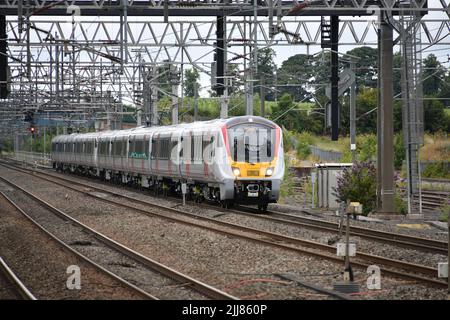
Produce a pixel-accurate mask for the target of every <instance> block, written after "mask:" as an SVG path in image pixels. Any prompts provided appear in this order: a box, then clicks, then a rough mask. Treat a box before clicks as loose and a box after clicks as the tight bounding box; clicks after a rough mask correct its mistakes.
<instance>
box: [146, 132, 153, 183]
mask: <svg viewBox="0 0 450 320" xmlns="http://www.w3.org/2000/svg"><path fill="white" fill-rule="evenodd" d="M152 143H153V132H150V133H149V135H148V142H147V145H148V160H147V163H148V170H149V174H151V175H153V169H152V162H153V160H152V159H153V154H152V152H153V145H152Z"/></svg>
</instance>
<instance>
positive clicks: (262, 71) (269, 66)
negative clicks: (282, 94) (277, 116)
mask: <svg viewBox="0 0 450 320" xmlns="http://www.w3.org/2000/svg"><path fill="white" fill-rule="evenodd" d="M274 58H275V51H274V50H273V49H272V48H264V49H260V50H258V57H257V73H256V80H258V81H259V84H261V79H264V86H266V87H270V86H272V84H273V83H275V73H276V72H277V65H276V64H275V62H274ZM267 91H268V90H266V99H267V100H273V96H274V93H273V92H272V91H268V92H267Z"/></svg>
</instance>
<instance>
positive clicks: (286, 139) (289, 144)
mask: <svg viewBox="0 0 450 320" xmlns="http://www.w3.org/2000/svg"><path fill="white" fill-rule="evenodd" d="M295 141H296V138H295V134H294V133H293V132H292V131H289V130H287V129H286V128H284V127H283V148H284V152H287V151H289V150H292V149H293V147H294V144H295Z"/></svg>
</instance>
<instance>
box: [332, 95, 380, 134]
mask: <svg viewBox="0 0 450 320" xmlns="http://www.w3.org/2000/svg"><path fill="white" fill-rule="evenodd" d="M377 95H378V93H377V89H373V88H365V87H363V88H362V89H360V90H359V92H358V94H357V96H356V119H357V120H356V133H357V134H361V133H376V132H377V110H374V109H375V108H377V106H378V104H377ZM341 101H342V102H341V114H340V116H341V128H340V131H341V133H342V134H348V133H349V131H350V101H349V98H348V96H347V97H346V99H341ZM370 111H371V112H370Z"/></svg>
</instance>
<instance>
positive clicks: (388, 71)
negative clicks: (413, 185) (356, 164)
mask: <svg viewBox="0 0 450 320" xmlns="http://www.w3.org/2000/svg"><path fill="white" fill-rule="evenodd" d="M393 44H394V41H393V30H392V27H391V26H390V25H389V24H388V23H387V22H386V21H383V22H382V23H381V65H380V69H381V70H382V71H381V72H382V77H381V88H380V90H381V101H380V108H381V112H380V113H381V143H382V145H381V146H378V150H380V151H381V210H380V212H381V213H382V214H393V213H394V212H395V207H394V195H395V190H394V144H393V135H394V124H393V118H394V114H393V83H392V67H393Z"/></svg>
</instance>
